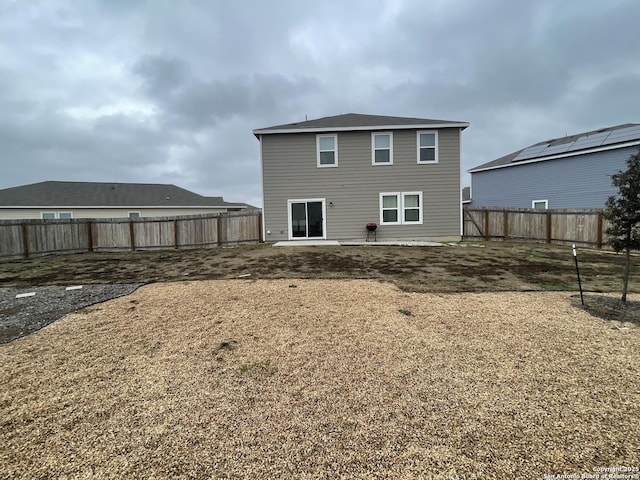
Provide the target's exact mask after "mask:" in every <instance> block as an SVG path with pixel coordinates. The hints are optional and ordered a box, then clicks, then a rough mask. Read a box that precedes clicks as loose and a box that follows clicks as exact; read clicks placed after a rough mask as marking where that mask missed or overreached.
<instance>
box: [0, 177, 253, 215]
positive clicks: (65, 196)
mask: <svg viewBox="0 0 640 480" xmlns="http://www.w3.org/2000/svg"><path fill="white" fill-rule="evenodd" d="M244 205H245V204H243V203H228V202H225V201H224V200H223V199H222V197H203V196H201V195H198V194H197V193H193V192H190V191H189V190H185V189H184V188H180V187H176V186H175V185H166V184H157V183H96V182H53V181H48V182H40V183H32V184H29V185H22V186H19V187H12V188H5V189H3V190H0V207H4V208H7V207H36V206H37V207H231V206H234V207H242V206H244Z"/></svg>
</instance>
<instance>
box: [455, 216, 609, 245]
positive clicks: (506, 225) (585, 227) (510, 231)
mask: <svg viewBox="0 0 640 480" xmlns="http://www.w3.org/2000/svg"><path fill="white" fill-rule="evenodd" d="M463 219H464V222H463V237H464V238H465V239H480V238H483V239H487V240H489V239H491V240H510V241H525V242H550V243H576V244H580V245H589V246H596V247H598V248H601V247H602V245H603V243H606V238H603V232H604V231H606V229H607V227H608V226H609V224H608V222H607V221H606V220H604V219H603V218H602V210H598V209H584V210H582V209H563V210H559V209H558V210H536V209H532V208H513V209H496V208H472V207H465V208H464V216H463ZM485 230H486V231H485Z"/></svg>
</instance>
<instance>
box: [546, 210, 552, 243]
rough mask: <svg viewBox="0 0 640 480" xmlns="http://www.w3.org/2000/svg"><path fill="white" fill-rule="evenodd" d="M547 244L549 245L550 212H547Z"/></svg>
mask: <svg viewBox="0 0 640 480" xmlns="http://www.w3.org/2000/svg"><path fill="white" fill-rule="evenodd" d="M547 243H551V212H547Z"/></svg>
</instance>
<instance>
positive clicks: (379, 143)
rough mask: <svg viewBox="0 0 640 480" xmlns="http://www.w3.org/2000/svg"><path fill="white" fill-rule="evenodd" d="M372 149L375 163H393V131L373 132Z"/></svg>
mask: <svg viewBox="0 0 640 480" xmlns="http://www.w3.org/2000/svg"><path fill="white" fill-rule="evenodd" d="M371 150H372V154H371V163H372V164H373V165H393V133H391V132H384V133H372V134H371Z"/></svg>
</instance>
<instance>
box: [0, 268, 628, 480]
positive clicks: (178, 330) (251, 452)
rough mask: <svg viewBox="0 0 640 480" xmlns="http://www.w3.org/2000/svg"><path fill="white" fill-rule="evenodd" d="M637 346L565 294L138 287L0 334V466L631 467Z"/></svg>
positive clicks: (61, 471)
mask: <svg viewBox="0 0 640 480" xmlns="http://www.w3.org/2000/svg"><path fill="white" fill-rule="evenodd" d="M635 300H637V297H636V298H635ZM639 347H640V328H638V326H637V324H635V323H621V322H618V321H611V320H603V319H600V318H597V317H593V316H591V315H590V314H589V313H588V312H587V311H585V310H583V309H581V308H579V307H578V306H577V304H576V301H575V298H571V295H570V294H569V293H567V292H517V293H510V292H501V293H410V292H403V291H401V290H398V289H397V288H396V287H394V286H393V285H391V284H388V283H381V282H377V281H374V280H304V279H297V280H282V279H281V280H258V281H254V280H218V281H199V282H176V283H171V284H167V283H165V284H153V285H147V286H143V287H141V288H139V289H138V290H136V291H135V292H134V293H132V294H131V295H129V296H126V297H122V298H118V299H116V300H113V301H110V302H107V303H103V304H99V305H94V306H92V307H89V308H86V309H84V310H81V311H78V312H76V313H73V314H71V315H68V316H67V317H65V318H64V319H62V320H60V321H57V322H55V323H53V324H51V325H49V326H47V327H46V328H43V329H42V330H40V331H39V332H38V333H36V334H34V335H29V336H27V337H25V338H21V339H18V340H15V341H13V342H11V343H9V344H6V345H0V362H1V363H2V366H3V368H2V370H1V371H0V385H2V389H1V391H0V465H2V467H1V468H2V473H3V475H2V476H3V477H7V478H25V479H26V478H29V479H45V478H52V477H53V478H185V479H186V478H202V479H205V478H339V477H341V476H343V477H344V478H435V479H453V478H461V479H463V478H464V479H475V478H477V479H492V478H496V479H497V478H499V479H505V478H522V479H534V478H543V475H545V474H571V473H575V474H585V473H593V472H594V470H593V469H594V468H597V467H608V466H630V467H638V466H640V422H639V421H638V420H639V419H640V388H639V387H638V378H640V355H638V351H639Z"/></svg>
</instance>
